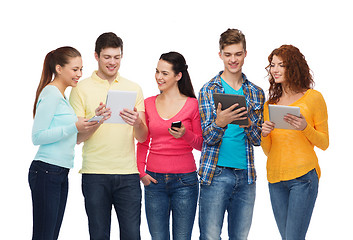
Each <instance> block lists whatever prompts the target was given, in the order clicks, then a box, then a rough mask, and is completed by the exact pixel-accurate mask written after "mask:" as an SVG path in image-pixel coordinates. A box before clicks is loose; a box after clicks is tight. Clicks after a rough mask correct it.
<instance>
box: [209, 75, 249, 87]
mask: <svg viewBox="0 0 353 240" xmlns="http://www.w3.org/2000/svg"><path fill="white" fill-rule="evenodd" d="M223 72H224V71H220V72H219V73H218V75H217V76H216V77H215V78H214V79H213V81H214V84H216V85H218V87H220V88H223V86H222V81H221V75H222V73H223ZM241 74H242V78H243V84H242V85H244V84H245V83H247V82H248V78H247V77H246V75H245V74H244V73H241Z"/></svg>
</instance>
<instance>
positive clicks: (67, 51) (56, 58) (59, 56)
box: [33, 47, 81, 117]
mask: <svg viewBox="0 0 353 240" xmlns="http://www.w3.org/2000/svg"><path fill="white" fill-rule="evenodd" d="M75 57H81V54H80V52H79V51H77V50H76V49H75V48H73V47H60V48H58V49H56V50H53V51H51V52H49V53H48V54H47V55H46V56H45V59H44V63H43V70H42V76H41V78H40V82H39V85H38V88H37V92H36V98H35V100H34V107H33V117H34V116H35V115H36V108H37V102H38V98H39V95H40V93H41V92H42V90H43V88H45V87H46V86H47V85H48V84H49V83H50V82H51V81H52V80H53V75H54V76H55V75H56V74H57V72H56V70H55V66H56V65H60V66H62V67H63V66H65V65H66V64H68V63H69V61H70V58H75Z"/></svg>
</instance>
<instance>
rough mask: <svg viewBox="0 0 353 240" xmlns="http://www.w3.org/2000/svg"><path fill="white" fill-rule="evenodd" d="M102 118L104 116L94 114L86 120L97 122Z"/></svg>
mask: <svg viewBox="0 0 353 240" xmlns="http://www.w3.org/2000/svg"><path fill="white" fill-rule="evenodd" d="M103 118H104V116H94V117H92V118H91V119H89V120H88V122H99V121H100V120H102V119H103Z"/></svg>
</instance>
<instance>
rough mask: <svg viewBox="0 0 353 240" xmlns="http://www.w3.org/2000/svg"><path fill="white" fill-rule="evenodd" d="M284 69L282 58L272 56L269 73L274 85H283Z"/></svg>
mask: <svg viewBox="0 0 353 240" xmlns="http://www.w3.org/2000/svg"><path fill="white" fill-rule="evenodd" d="M285 71H286V69H285V67H284V63H283V60H282V58H280V57H278V56H276V55H273V57H272V61H271V65H270V73H271V75H272V77H273V79H274V81H275V83H284V82H285V81H286V79H285Z"/></svg>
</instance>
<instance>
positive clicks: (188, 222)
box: [145, 171, 199, 240]
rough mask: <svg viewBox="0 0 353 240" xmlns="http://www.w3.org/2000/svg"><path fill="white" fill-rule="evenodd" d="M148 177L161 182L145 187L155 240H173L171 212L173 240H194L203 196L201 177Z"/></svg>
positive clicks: (193, 173) (164, 175) (149, 217)
mask: <svg viewBox="0 0 353 240" xmlns="http://www.w3.org/2000/svg"><path fill="white" fill-rule="evenodd" d="M146 173H147V174H149V175H150V176H151V177H153V178H154V179H156V180H157V181H158V183H156V184H155V183H152V182H151V184H150V185H148V186H146V187H145V208H146V216H147V223H148V228H149V230H150V233H151V236H152V239H153V240H167V239H170V236H169V235H170V234H169V219H170V212H172V220H173V225H172V229H173V230H172V231H173V240H187V239H191V233H192V228H193V225H194V221H195V214H196V207H197V199H198V195H199V187H198V186H199V185H198V179H197V173H196V172H191V173H185V174H162V173H153V172H149V171H146Z"/></svg>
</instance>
